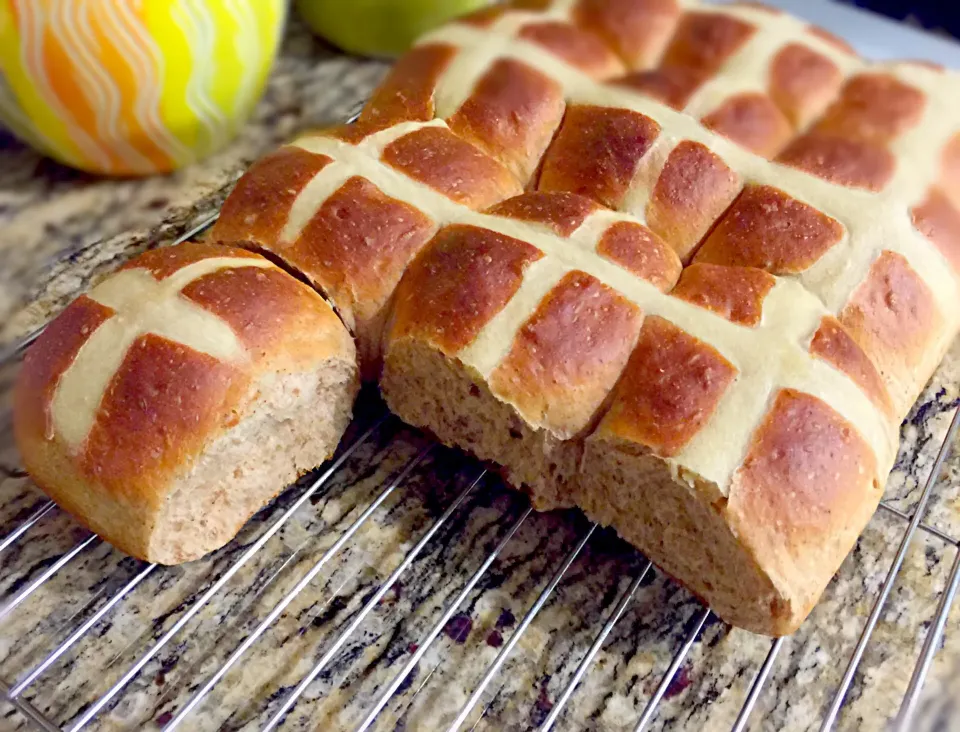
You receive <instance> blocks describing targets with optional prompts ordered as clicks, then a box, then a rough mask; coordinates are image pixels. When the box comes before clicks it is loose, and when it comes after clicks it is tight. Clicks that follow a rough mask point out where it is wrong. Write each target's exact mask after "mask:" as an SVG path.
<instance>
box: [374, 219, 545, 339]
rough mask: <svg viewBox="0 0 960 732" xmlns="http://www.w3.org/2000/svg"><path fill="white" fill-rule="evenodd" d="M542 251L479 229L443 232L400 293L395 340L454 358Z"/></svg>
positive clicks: (408, 273)
mask: <svg viewBox="0 0 960 732" xmlns="http://www.w3.org/2000/svg"><path fill="white" fill-rule="evenodd" d="M542 256H543V255H542V253H541V252H540V250H539V249H537V248H536V247H533V246H531V245H530V244H527V243H526V242H523V241H519V240H517V239H513V238H511V237H509V236H504V235H503V234H498V233H496V232H493V231H490V230H488V229H481V228H478V227H476V226H463V225H455V226H448V227H446V228H445V229H442V230H441V231H440V232H439V233H438V234H437V235H436V236H435V237H434V238H433V240H432V241H431V242H430V245H429V246H428V247H427V248H426V249H425V250H424V252H423V253H422V254H421V255H420V257H418V258H417V260H416V261H414V262H413V263H412V264H411V265H410V266H409V267H408V268H407V271H406V273H405V274H404V276H403V280H402V281H401V282H400V285H399V287H398V288H397V295H396V304H395V305H394V310H393V325H392V327H391V330H390V338H391V339H392V340H399V339H401V338H406V337H413V338H418V339H420V340H423V341H425V342H427V343H430V344H432V345H433V346H434V347H436V348H437V349H438V350H440V351H441V352H443V353H445V354H447V355H453V354H455V353H456V352H457V351H459V350H460V349H461V348H463V347H464V346H466V345H468V344H469V343H470V342H472V341H473V339H474V338H475V337H476V335H477V333H479V332H480V329H481V328H483V326H484V325H486V324H487V322H488V321H489V320H490V318H492V317H493V316H494V315H496V314H497V313H498V312H499V311H500V310H501V309H502V308H503V306H504V305H506V304H507V302H509V300H510V298H511V297H513V294H514V293H515V292H516V291H517V289H518V288H519V287H520V282H521V281H522V279H523V269H524V267H525V266H526V265H527V264H529V263H530V262H533V261H535V260H537V259H540V258H541V257H542Z"/></svg>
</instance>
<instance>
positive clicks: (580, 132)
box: [537, 104, 660, 208]
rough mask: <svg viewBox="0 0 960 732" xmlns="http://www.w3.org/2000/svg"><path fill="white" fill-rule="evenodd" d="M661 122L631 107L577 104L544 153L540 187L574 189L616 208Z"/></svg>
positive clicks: (570, 107) (553, 189) (544, 189)
mask: <svg viewBox="0 0 960 732" xmlns="http://www.w3.org/2000/svg"><path fill="white" fill-rule="evenodd" d="M659 133H660V126H659V125H658V124H657V123H656V122H654V121H653V120H652V119H650V118H649V117H647V116H646V115H643V114H640V113H639V112H631V111H630V110H627V109H614V108H609V107H594V106H592V105H588V104H574V105H570V106H569V107H567V113H566V115H565V116H564V118H563V124H562V125H561V126H560V130H559V132H558V133H557V136H556V138H555V139H554V141H553V144H552V145H550V148H549V149H548V150H547V154H546V155H545V156H544V158H543V167H542V169H541V171H540V181H539V183H538V185H537V188H538V189H539V190H541V191H571V192H573V193H578V194H580V195H582V196H587V197H588V198H593V199H594V200H596V201H599V202H600V203H602V204H603V205H604V206H608V207H610V208H618V207H619V206H620V204H621V203H622V202H623V198H624V196H626V194H627V190H628V188H629V187H630V182H631V181H632V180H633V176H634V174H635V173H636V170H637V166H638V165H639V163H640V159H641V158H642V157H643V156H644V155H645V154H646V152H647V150H649V149H650V146H651V145H652V144H653V142H654V140H656V139H657V135H658V134H659Z"/></svg>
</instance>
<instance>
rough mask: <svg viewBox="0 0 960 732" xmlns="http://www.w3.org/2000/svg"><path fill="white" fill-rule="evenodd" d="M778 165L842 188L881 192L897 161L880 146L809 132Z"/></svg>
mask: <svg viewBox="0 0 960 732" xmlns="http://www.w3.org/2000/svg"><path fill="white" fill-rule="evenodd" d="M777 160H778V162H781V163H783V164H784V165H790V166H793V167H794V168H799V169H800V170H805V171H807V172H808V173H813V174H814V175H816V176H819V177H821V178H823V179H824V180H828V181H830V182H831V183H837V184H838V185H841V186H852V187H854V188H864V189H866V190H868V191H881V190H883V187H884V186H885V185H886V184H887V182H888V181H889V180H890V178H891V176H893V171H894V168H895V167H896V161H895V160H894V157H893V155H892V154H890V152H889V151H888V150H887V149H886V148H885V147H883V146H881V145H877V144H875V143H871V142H862V141H860V140H851V139H847V138H845V137H837V136H836V135H826V134H823V133H817V132H811V133H810V134H808V135H803V136H802V137H799V138H797V139H796V140H794V141H793V142H792V143H791V144H790V145H789V146H788V147H787V149H786V150H784V151H783V152H782V153H781V154H780V157H779V158H777Z"/></svg>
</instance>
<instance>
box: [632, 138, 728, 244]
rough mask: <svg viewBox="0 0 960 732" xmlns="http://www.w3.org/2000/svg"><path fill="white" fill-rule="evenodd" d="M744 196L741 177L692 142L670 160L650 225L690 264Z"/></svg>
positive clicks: (650, 205) (654, 194)
mask: <svg viewBox="0 0 960 732" xmlns="http://www.w3.org/2000/svg"><path fill="white" fill-rule="evenodd" d="M739 192H740V177H739V176H738V175H737V174H736V173H734V172H733V171H732V170H731V169H730V168H729V167H728V166H727V164H726V163H725V162H724V161H723V160H722V159H721V158H720V156H718V155H716V154H715V153H713V152H711V151H710V150H709V149H708V148H707V147H706V146H705V145H702V144H700V143H699V142H693V141H691V140H684V141H682V142H681V143H680V144H678V145H677V146H676V147H675V148H674V149H673V150H672V151H671V152H670V155H669V156H668V157H667V162H666V164H665V165H664V166H663V170H662V171H661V172H660V176H659V177H658V178H657V182H656V184H655V185H654V187H653V191H652V193H651V195H650V201H649V203H648V204H647V211H646V218H647V224H648V225H649V226H650V228H651V229H653V230H654V231H655V232H656V233H657V234H659V235H660V236H661V237H663V239H664V240H665V241H666V242H667V243H668V244H669V245H670V246H672V247H673V250H674V251H675V252H676V253H677V254H678V255H679V256H680V259H681V260H682V261H684V262H686V261H687V260H688V259H689V258H690V256H691V254H692V253H693V251H694V249H696V246H697V244H698V243H699V242H700V239H701V238H702V237H703V236H704V234H706V233H707V231H709V229H710V227H711V226H712V225H713V223H714V222H715V221H716V220H717V218H719V216H720V214H722V213H723V212H724V211H725V210H726V209H727V207H728V206H729V205H730V203H731V202H732V201H733V199H734V198H736V197H737V194H738V193H739Z"/></svg>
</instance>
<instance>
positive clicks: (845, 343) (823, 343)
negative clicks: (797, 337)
mask: <svg viewBox="0 0 960 732" xmlns="http://www.w3.org/2000/svg"><path fill="white" fill-rule="evenodd" d="M810 353H812V354H814V355H815V356H819V357H820V358H822V359H823V360H824V361H826V362H827V363H829V364H832V365H833V366H835V367H836V368H838V369H840V370H841V371H843V373H845V374H846V375H847V376H849V377H850V378H851V379H853V381H854V382H855V383H856V384H857V386H859V387H860V388H861V389H862V390H863V393H864V394H866V395H867V396H868V397H870V399H872V400H873V402H874V404H876V405H877V406H878V407H880V408H881V409H882V410H883V411H884V412H885V413H886V414H888V415H890V416H891V417H892V416H893V414H894V412H893V405H892V404H891V403H890V395H889V394H888V393H887V387H886V386H885V385H884V383H883V379H881V378H880V374H879V373H878V372H877V367H876V366H874V365H873V362H872V361H871V360H870V359H869V358H868V357H867V354H866V353H864V352H863V349H862V348H860V346H858V345H857V342H856V341H855V340H854V339H853V337H852V336H851V335H850V334H849V333H847V331H846V329H845V328H844V327H843V325H841V323H840V321H839V320H837V319H836V318H834V317H832V316H829V315H825V316H824V317H823V319H822V320H821V321H820V327H819V328H817V332H816V333H814V334H813V340H811V341H810Z"/></svg>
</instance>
